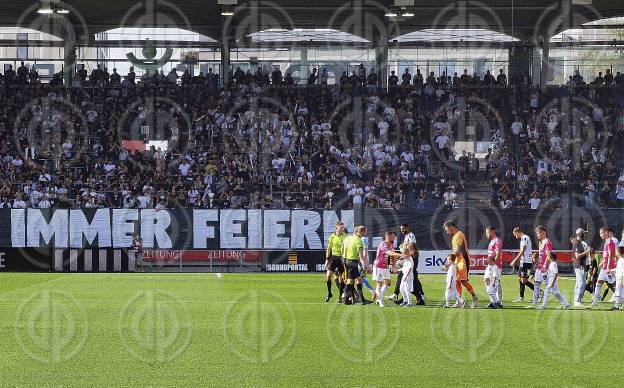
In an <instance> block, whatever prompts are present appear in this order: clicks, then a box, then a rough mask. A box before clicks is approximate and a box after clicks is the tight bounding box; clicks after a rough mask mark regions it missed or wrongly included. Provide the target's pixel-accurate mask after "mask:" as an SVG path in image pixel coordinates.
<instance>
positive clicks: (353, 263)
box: [344, 259, 362, 279]
mask: <svg viewBox="0 0 624 388" xmlns="http://www.w3.org/2000/svg"><path fill="white" fill-rule="evenodd" d="M344 262H345V263H344V268H345V271H346V275H347V279H357V278H359V277H362V274H361V273H360V261H359V260H347V259H345V261H344Z"/></svg>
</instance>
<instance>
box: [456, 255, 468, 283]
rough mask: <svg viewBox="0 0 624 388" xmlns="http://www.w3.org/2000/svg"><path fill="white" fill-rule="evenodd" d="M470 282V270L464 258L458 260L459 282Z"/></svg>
mask: <svg viewBox="0 0 624 388" xmlns="http://www.w3.org/2000/svg"><path fill="white" fill-rule="evenodd" d="M461 280H468V268H467V267H466V261H465V260H464V259H463V258H460V259H458V260H457V281H461Z"/></svg>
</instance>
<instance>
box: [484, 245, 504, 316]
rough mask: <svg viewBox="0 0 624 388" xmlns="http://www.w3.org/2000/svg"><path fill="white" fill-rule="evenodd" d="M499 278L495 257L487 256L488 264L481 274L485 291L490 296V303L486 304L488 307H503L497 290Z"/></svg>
mask: <svg viewBox="0 0 624 388" xmlns="http://www.w3.org/2000/svg"><path fill="white" fill-rule="evenodd" d="M500 278H501V274H500V269H499V268H498V265H496V258H495V257H488V265H487V267H486V268H485V273H484V275H483V282H484V283H485V291H486V292H487V294H488V296H489V298H490V304H489V305H487V307H488V308H491V309H500V308H502V307H503V305H502V303H501V300H500V295H499V292H498V290H499V287H500Z"/></svg>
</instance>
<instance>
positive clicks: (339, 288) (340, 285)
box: [338, 283, 345, 298]
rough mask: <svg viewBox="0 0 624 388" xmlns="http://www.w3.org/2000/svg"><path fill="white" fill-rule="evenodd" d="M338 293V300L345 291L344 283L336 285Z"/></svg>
mask: <svg viewBox="0 0 624 388" xmlns="http://www.w3.org/2000/svg"><path fill="white" fill-rule="evenodd" d="M338 291H339V292H340V295H338V298H342V294H343V292H344V291H345V284H344V283H338Z"/></svg>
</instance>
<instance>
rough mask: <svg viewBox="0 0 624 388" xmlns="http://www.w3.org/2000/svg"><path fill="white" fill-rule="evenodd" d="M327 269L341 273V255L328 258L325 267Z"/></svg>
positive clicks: (342, 266) (342, 270) (342, 268)
mask: <svg viewBox="0 0 624 388" xmlns="http://www.w3.org/2000/svg"><path fill="white" fill-rule="evenodd" d="M326 269H327V270H328V271H332V272H336V273H338V274H339V275H341V274H342V273H343V272H344V265H343V264H342V257H340V256H332V257H330V258H329V267H327V268H326Z"/></svg>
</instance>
